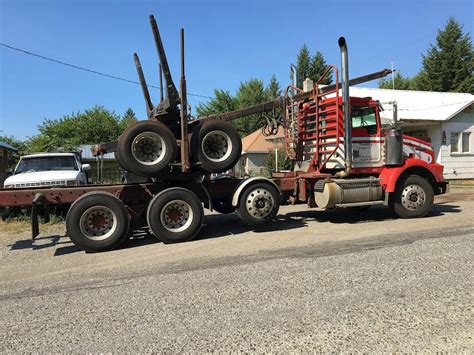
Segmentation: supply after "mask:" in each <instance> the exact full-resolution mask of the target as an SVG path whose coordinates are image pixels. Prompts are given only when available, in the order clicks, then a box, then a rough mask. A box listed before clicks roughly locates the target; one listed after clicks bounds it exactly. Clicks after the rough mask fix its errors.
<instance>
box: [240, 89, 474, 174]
mask: <svg viewBox="0 0 474 355" xmlns="http://www.w3.org/2000/svg"><path fill="white" fill-rule="evenodd" d="M350 95H351V96H355V97H372V98H373V99H374V100H379V101H380V102H381V104H382V106H383V108H384V111H382V112H381V119H382V122H383V123H390V122H391V121H392V118H393V111H392V110H393V107H392V105H391V104H390V102H393V101H396V102H397V105H398V120H399V121H400V124H401V127H402V129H403V132H404V134H407V135H410V136H413V137H416V138H420V139H423V140H425V141H429V142H431V144H432V146H433V149H434V151H435V158H436V161H437V162H438V163H440V164H442V165H444V175H445V178H447V179H474V95H472V94H464V93H451V92H431V91H408V90H388V89H375V88H361V87H351V88H350ZM279 135H280V136H276V137H264V136H263V134H262V132H261V130H260V129H259V130H257V131H255V132H253V133H251V134H249V135H248V136H247V137H245V138H243V140H242V161H241V167H242V168H243V169H244V170H243V171H244V172H247V173H248V174H250V175H251V174H261V173H262V172H266V166H267V161H268V154H269V152H270V151H271V152H274V151H275V147H276V144H275V143H274V142H273V141H272V138H276V140H277V141H281V139H279V137H280V138H281V137H282V136H283V132H282V131H279ZM279 144H281V143H279Z"/></svg>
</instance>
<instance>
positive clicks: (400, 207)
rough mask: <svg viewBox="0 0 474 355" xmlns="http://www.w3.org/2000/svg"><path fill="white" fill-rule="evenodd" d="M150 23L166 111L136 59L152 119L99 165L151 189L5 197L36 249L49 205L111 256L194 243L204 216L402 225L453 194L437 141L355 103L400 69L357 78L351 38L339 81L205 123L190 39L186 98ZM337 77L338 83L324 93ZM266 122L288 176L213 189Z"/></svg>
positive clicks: (77, 234) (71, 189)
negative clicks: (294, 213) (110, 164)
mask: <svg viewBox="0 0 474 355" xmlns="http://www.w3.org/2000/svg"><path fill="white" fill-rule="evenodd" d="M150 23H151V28H152V33H153V36H154V40H155V44H156V47H157V51H158V55H159V58H160V83H161V85H160V86H161V88H162V90H161V93H160V94H161V95H160V96H161V97H160V101H159V103H158V104H157V105H154V104H153V103H152V100H151V97H150V93H149V91H148V86H147V84H146V80H145V77H144V75H143V71H142V67H141V64H140V60H139V57H138V55H137V54H134V61H135V65H136V69H137V73H138V77H139V80H140V83H141V88H142V91H143V95H144V98H145V103H146V108H147V115H148V119H147V120H144V121H139V122H137V123H136V124H134V125H132V126H131V127H129V128H127V129H126V130H125V131H124V132H123V133H122V135H121V136H120V138H119V139H118V141H117V142H107V143H102V144H97V145H96V146H95V147H94V148H93V152H94V154H95V155H97V156H101V155H102V154H105V153H108V152H115V156H116V159H117V161H118V163H119V164H120V166H121V167H122V168H123V169H124V170H126V171H130V172H132V173H133V174H137V175H140V176H143V177H146V178H148V179H149V181H150V182H147V183H130V184H112V185H86V186H65V187H37V188H19V189H14V190H12V189H3V190H0V207H1V208H2V209H3V211H4V213H8V211H9V210H10V209H11V208H16V207H29V208H30V210H31V216H32V238H33V239H34V238H35V237H36V236H37V235H38V233H39V227H38V216H39V215H44V219H45V220H47V219H48V216H49V209H50V206H52V205H64V206H69V209H68V213H67V217H66V230H67V235H68V236H69V237H70V239H71V240H72V242H73V243H74V244H76V245H77V246H79V247H80V248H82V249H84V250H87V251H104V250H110V249H114V248H116V247H117V246H118V245H120V243H122V241H123V240H124V239H125V238H127V236H129V235H130V233H131V231H132V230H134V229H137V228H142V227H148V228H149V230H150V231H151V233H152V234H153V235H154V236H155V237H156V238H157V239H159V240H160V241H162V242H164V243H176V242H184V241H189V240H191V239H193V238H194V237H195V236H196V235H197V234H198V233H199V232H200V230H201V227H202V224H203V218H204V208H207V209H209V210H216V211H218V212H220V213H233V212H235V213H236V214H237V215H238V216H239V217H240V219H241V220H242V221H243V222H245V223H247V224H249V225H252V226H254V225H259V224H265V223H268V222H270V221H271V220H273V219H274V218H275V216H276V215H277V214H278V211H279V207H280V204H282V203H292V204H296V203H301V204H303V203H304V204H306V205H307V206H308V207H310V208H316V207H318V208H320V209H334V208H348V213H351V211H353V209H354V208H366V207H370V206H374V205H384V206H388V207H389V208H391V209H392V210H393V211H394V213H395V214H396V215H397V216H399V217H401V218H417V217H424V216H426V215H427V214H428V213H429V212H430V210H431V207H432V205H433V199H434V196H435V195H438V194H443V193H445V192H446V190H447V186H448V183H447V182H446V181H445V180H444V178H443V166H442V165H439V164H437V163H436V161H435V157H434V152H433V149H432V147H431V145H430V143H428V142H425V141H422V140H420V139H417V138H413V137H409V136H406V135H403V134H402V132H401V130H400V129H399V128H398V126H397V123H396V120H394V122H393V123H392V124H389V125H384V124H382V122H381V119H380V111H381V110H382V107H381V103H380V102H378V101H377V100H374V99H372V98H370V97H364V98H360V97H351V96H350V86H351V85H356V84H360V83H363V82H366V81H369V80H374V79H378V78H381V77H384V76H386V75H387V74H389V73H390V72H391V71H390V70H386V69H385V70H382V71H379V72H376V73H373V74H369V75H365V76H362V77H359V78H354V79H352V80H349V65H348V50H347V44H346V40H345V39H344V37H341V38H339V42H338V44H339V48H340V53H341V67H340V68H341V73H340V74H339V69H338V67H337V66H335V65H331V66H329V67H328V69H327V70H326V72H325V73H324V74H323V75H322V77H321V78H320V80H319V81H318V82H316V83H314V84H313V85H312V86H311V87H310V88H305V89H306V90H303V88H300V87H297V86H296V85H290V86H289V87H288V88H287V90H285V94H284V96H282V97H280V98H278V99H276V100H272V101H268V102H265V103H262V104H259V105H255V106H251V107H247V108H244V109H240V110H236V111H231V112H224V113H219V114H216V115H212V116H208V117H198V118H196V117H192V116H190V115H189V112H188V104H187V94H186V77H185V61H184V31H183V29H181V78H180V90H179V92H178V90H177V89H176V87H175V84H174V82H173V80H172V77H171V73H170V70H169V66H168V62H167V59H166V55H165V52H164V47H163V43H162V40H161V37H160V33H159V30H158V26H157V23H156V21H155V18H154V17H153V16H150ZM328 76H332V78H333V82H334V84H332V85H328V86H323V85H321V82H323V80H324V79H325V78H327V77H328ZM163 78H164V81H165V83H164V85H163ZM394 112H396V110H394ZM258 113H262V114H263V113H266V114H269V116H271V118H268V119H267V120H265V124H264V127H263V128H262V129H264V130H265V131H266V132H270V133H269V134H272V132H273V133H275V132H276V131H278V127H279V126H281V127H282V129H283V130H284V147H285V151H286V157H287V160H288V161H289V162H290V163H291V164H290V169H288V170H287V171H284V172H275V173H273V176H272V177H271V178H265V177H252V178H247V179H211V174H214V173H219V172H223V171H226V170H228V169H231V168H232V167H233V166H234V165H235V164H236V163H237V162H238V161H239V159H240V156H241V150H242V142H241V138H240V136H239V134H238V132H237V131H236V129H235V128H234V127H233V125H232V121H233V120H235V119H238V118H241V117H245V116H248V115H253V114H258Z"/></svg>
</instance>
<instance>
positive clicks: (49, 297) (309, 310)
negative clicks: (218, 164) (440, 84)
mask: <svg viewBox="0 0 474 355" xmlns="http://www.w3.org/2000/svg"><path fill="white" fill-rule="evenodd" d="M281 212H282V214H281V215H280V216H279V217H278V219H277V220H276V221H275V222H274V223H272V224H270V225H269V226H266V227H262V228H260V229H258V230H256V231H252V230H250V229H249V228H247V227H244V226H242V224H241V223H240V222H239V220H238V219H237V218H236V217H235V216H233V215H228V216H221V215H211V216H208V217H206V221H205V222H206V226H205V227H204V228H203V231H202V233H201V237H200V239H199V240H197V241H194V242H189V243H183V244H177V245H163V244H161V243H158V242H155V241H154V239H152V238H150V237H146V236H145V237H143V236H137V237H136V238H135V239H134V240H131V241H129V242H127V244H126V245H125V246H124V247H123V248H121V249H120V250H116V251H113V252H108V253H99V254H86V253H84V252H82V251H78V250H77V249H76V248H75V247H74V246H73V245H72V244H71V243H70V242H69V240H68V238H67V237H64V236H62V235H63V234H64V227H63V226H61V225H60V226H49V227H47V228H46V232H45V233H43V234H42V236H41V239H39V240H38V241H37V242H36V243H34V244H32V243H31V242H30V241H29V240H28V233H29V231H28V230H21V231H19V232H13V233H12V232H10V233H7V232H5V231H0V260H1V263H0V319H1V322H0V352H2V353H3V352H6V351H15V352H17V351H22V352H23V351H26V352H29V351H41V352H44V351H48V352H60V351H61V352H64V351H75V352H111V351H119V352H126V351H128V352H138V351H140V352H148V351H155V352H156V351H168V352H182V351H200V352H202V351H220V350H222V351H250V352H271V351H285V352H286V351H384V352H389V351H390V352H392V351H404V352H408V351H410V352H411V351H424V352H433V351H449V352H470V353H472V352H473V351H474V342H473V339H472V336H473V331H472V330H473V329H474V327H473V318H472V304H473V297H472V292H473V278H472V275H473V274H474V273H473V271H474V270H473V263H472V259H473V258H472V255H473V242H472V240H473V237H474V222H473V221H474V189H466V190H458V189H456V190H454V192H453V193H451V194H450V195H447V196H443V197H441V198H439V199H437V205H436V206H435V207H434V209H433V212H432V214H431V215H430V216H428V217H427V218H424V219H418V220H401V219H396V218H394V217H393V216H392V214H391V213H390V212H389V211H387V210H385V209H382V208H373V209H371V210H368V211H365V212H356V213H353V212H348V211H345V210H341V211H332V212H326V211H315V210H306V209H305V208H304V207H294V206H286V207H284V208H282V210H281Z"/></svg>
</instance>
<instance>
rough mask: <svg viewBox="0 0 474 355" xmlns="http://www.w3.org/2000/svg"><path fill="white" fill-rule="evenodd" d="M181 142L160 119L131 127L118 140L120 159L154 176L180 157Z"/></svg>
mask: <svg viewBox="0 0 474 355" xmlns="http://www.w3.org/2000/svg"><path fill="white" fill-rule="evenodd" d="M177 152H178V146H177V143H176V139H175V137H174V136H173V133H171V131H170V129H169V128H168V127H166V126H165V125H164V124H162V123H160V122H156V121H140V122H137V123H135V124H134V125H132V126H130V127H128V128H127V129H126V130H125V131H124V132H123V133H122V135H121V136H120V138H119V140H118V143H117V152H116V154H117V161H118V163H119V164H120V165H121V166H122V167H123V168H124V169H125V170H128V171H131V172H132V173H135V174H137V175H141V176H154V175H156V174H157V173H159V172H160V171H161V170H163V169H165V168H166V167H167V166H168V165H169V163H171V162H172V161H173V160H175V159H176V155H177Z"/></svg>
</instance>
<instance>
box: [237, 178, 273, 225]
mask: <svg viewBox="0 0 474 355" xmlns="http://www.w3.org/2000/svg"><path fill="white" fill-rule="evenodd" d="M279 208H280V195H279V193H278V190H277V189H276V188H275V187H274V186H272V185H271V184H269V183H265V182H262V183H258V184H254V185H250V186H248V187H247V188H246V189H245V190H244V191H243V192H242V194H241V195H240V197H239V205H238V207H237V210H236V211H237V215H238V216H239V217H240V219H241V220H242V221H244V222H245V223H247V224H248V225H251V226H255V225H259V224H265V223H268V222H270V221H272V220H273V219H274V218H275V216H276V215H277V213H278V209H279Z"/></svg>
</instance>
